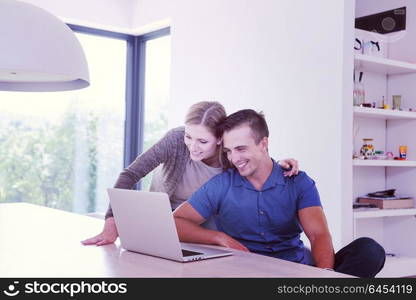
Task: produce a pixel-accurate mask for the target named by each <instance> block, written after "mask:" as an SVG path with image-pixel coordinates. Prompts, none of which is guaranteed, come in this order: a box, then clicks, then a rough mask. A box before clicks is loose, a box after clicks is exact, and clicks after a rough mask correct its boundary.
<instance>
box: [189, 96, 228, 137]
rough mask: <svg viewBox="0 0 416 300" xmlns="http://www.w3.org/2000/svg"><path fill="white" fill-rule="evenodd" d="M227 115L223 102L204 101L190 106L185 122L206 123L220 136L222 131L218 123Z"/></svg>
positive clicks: (206, 125) (205, 124) (191, 123)
mask: <svg viewBox="0 0 416 300" xmlns="http://www.w3.org/2000/svg"><path fill="white" fill-rule="evenodd" d="M226 117H227V114H226V112H225V109H224V106H222V104H220V103H219V102H217V101H202V102H198V103H195V104H194V105H192V106H191V107H190V108H189V111H188V113H187V114H186V117H185V124H190V125H204V126H205V127H207V128H208V129H209V130H210V131H211V132H212V133H213V134H214V135H215V136H216V137H217V138H219V137H220V136H221V134H222V132H221V131H219V130H218V125H219V124H221V122H223V121H224V120H225V118H226Z"/></svg>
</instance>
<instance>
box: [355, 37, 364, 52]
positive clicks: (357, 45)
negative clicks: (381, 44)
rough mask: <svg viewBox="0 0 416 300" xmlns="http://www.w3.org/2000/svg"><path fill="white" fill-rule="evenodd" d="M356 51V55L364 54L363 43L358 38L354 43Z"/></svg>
mask: <svg viewBox="0 0 416 300" xmlns="http://www.w3.org/2000/svg"><path fill="white" fill-rule="evenodd" d="M354 50H355V52H356V53H360V54H362V53H363V42H362V41H361V40H360V39H359V38H358V37H356V38H355V41H354Z"/></svg>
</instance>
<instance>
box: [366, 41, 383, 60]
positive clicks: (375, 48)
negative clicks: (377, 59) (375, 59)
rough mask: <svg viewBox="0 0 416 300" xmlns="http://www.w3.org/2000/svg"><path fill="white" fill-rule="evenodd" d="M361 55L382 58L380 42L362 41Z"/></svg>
mask: <svg viewBox="0 0 416 300" xmlns="http://www.w3.org/2000/svg"><path fill="white" fill-rule="evenodd" d="M362 48H363V54H365V55H371V56H382V52H381V47H380V42H379V41H373V40H364V41H363V43H362Z"/></svg>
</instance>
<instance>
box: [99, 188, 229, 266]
mask: <svg viewBox="0 0 416 300" xmlns="http://www.w3.org/2000/svg"><path fill="white" fill-rule="evenodd" d="M107 191H108V196H109V198H110V203H111V208H112V210H113V215H114V220H115V222H116V226H117V231H118V234H119V237H120V242H121V247H123V248H124V249H126V250H129V251H133V252H138V253H142V254H147V255H152V256H157V257H162V258H166V259H170V260H175V261H179V262H191V261H197V260H201V259H208V258H215V257H222V256H228V255H231V254H232V252H231V251H226V250H221V249H214V248H209V247H204V246H202V245H201V246H199V245H198V246H196V245H194V244H192V245H191V244H186V243H180V242H179V237H178V233H177V231H176V226H175V221H174V218H173V214H172V209H171V206H170V202H169V197H168V195H167V194H166V193H158V192H145V191H136V190H126V189H116V188H110V189H107Z"/></svg>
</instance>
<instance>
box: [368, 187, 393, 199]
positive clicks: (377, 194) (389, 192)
mask: <svg viewBox="0 0 416 300" xmlns="http://www.w3.org/2000/svg"><path fill="white" fill-rule="evenodd" d="M395 191H396V189H390V190H384V191H378V192H374V193H368V194H367V196H369V197H378V198H390V197H394V192H395Z"/></svg>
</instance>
